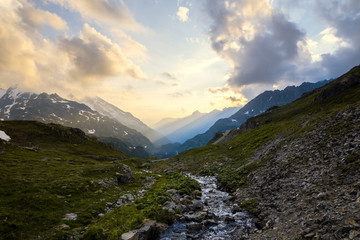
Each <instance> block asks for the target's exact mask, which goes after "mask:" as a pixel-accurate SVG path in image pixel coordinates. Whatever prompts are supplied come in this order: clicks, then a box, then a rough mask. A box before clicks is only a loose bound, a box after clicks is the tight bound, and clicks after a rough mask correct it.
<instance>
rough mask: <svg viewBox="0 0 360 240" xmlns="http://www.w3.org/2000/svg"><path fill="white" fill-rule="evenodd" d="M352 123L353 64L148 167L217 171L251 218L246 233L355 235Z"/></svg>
mask: <svg viewBox="0 0 360 240" xmlns="http://www.w3.org/2000/svg"><path fill="white" fill-rule="evenodd" d="M359 123H360V66H357V67H355V68H353V69H352V70H350V71H349V72H348V73H346V74H344V75H343V76H341V77H340V78H338V79H336V80H334V81H332V82H330V83H328V84H327V85H325V86H324V87H322V88H319V89H316V90H314V91H312V92H310V93H309V94H306V96H303V97H301V98H300V99H298V100H296V101H294V102H292V103H291V104H288V105H285V106H283V107H279V108H272V109H270V110H269V111H266V112H265V113H263V114H260V115H258V116H256V117H253V118H250V119H248V120H247V122H246V123H244V124H243V125H242V127H241V129H239V130H233V131H232V132H231V133H230V134H229V135H228V137H226V138H228V139H226V138H225V140H224V141H222V143H220V144H217V145H208V146H205V147H202V148H197V149H192V150H189V151H186V152H184V153H181V154H179V155H178V156H176V157H174V158H172V159H170V160H169V161H167V162H159V163H157V165H154V166H153V168H154V169H164V168H165V169H182V170H185V171H192V172H194V173H198V174H205V175H216V176H217V179H218V181H219V183H220V184H221V186H222V187H223V188H224V189H227V190H228V191H229V192H231V193H232V194H233V196H234V198H233V200H234V201H235V202H236V203H237V204H238V205H239V206H240V207H242V208H243V209H245V210H247V211H248V212H250V213H251V214H253V216H254V217H255V218H256V219H257V223H256V227H257V229H256V230H255V231H254V232H253V233H251V234H250V235H249V238H250V239H359V238H360V181H359V179H360V137H359V136H360V127H359V126H360V124H359ZM240 237H241V236H239V238H240Z"/></svg>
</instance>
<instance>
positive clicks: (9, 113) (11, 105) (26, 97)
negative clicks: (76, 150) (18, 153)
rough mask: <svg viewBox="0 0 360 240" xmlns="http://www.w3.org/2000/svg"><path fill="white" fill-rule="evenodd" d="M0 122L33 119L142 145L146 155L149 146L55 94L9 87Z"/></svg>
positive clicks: (2, 101)
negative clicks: (23, 90) (37, 92)
mask: <svg viewBox="0 0 360 240" xmlns="http://www.w3.org/2000/svg"><path fill="white" fill-rule="evenodd" d="M0 119H3V120H37V121H41V122H46V123H51V122H52V123H58V124H62V125H65V126H70V127H76V128H80V129H82V130H83V131H84V132H86V133H87V134H90V135H94V136H102V137H113V138H118V139H120V140H121V141H123V142H125V143H126V144H127V145H129V146H133V147H136V146H142V147H144V148H145V149H148V150H149V151H150V152H151V151H154V148H155V147H154V146H153V144H152V143H151V142H150V141H149V139H147V138H146V137H145V136H143V135H142V134H141V133H139V132H137V131H136V130H133V129H131V128H129V127H126V126H124V125H123V124H121V123H120V122H118V121H116V120H114V119H111V118H109V117H107V116H104V115H102V114H100V113H98V112H96V111H93V110H92V109H91V108H89V107H88V106H87V105H85V104H81V103H78V102H75V101H70V100H67V99H64V98H62V97H60V96H59V95H57V94H51V95H49V94H47V93H41V94H35V93H29V92H20V91H18V90H17V89H14V88H9V89H8V90H7V91H6V93H5V94H4V95H3V96H2V97H1V98H0Z"/></svg>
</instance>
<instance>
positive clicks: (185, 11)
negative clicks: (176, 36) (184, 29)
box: [176, 7, 189, 22]
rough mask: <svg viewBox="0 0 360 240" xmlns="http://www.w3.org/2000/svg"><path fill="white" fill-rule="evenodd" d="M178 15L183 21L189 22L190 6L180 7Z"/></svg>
mask: <svg viewBox="0 0 360 240" xmlns="http://www.w3.org/2000/svg"><path fill="white" fill-rule="evenodd" d="M176 15H177V17H178V19H179V20H180V21H181V22H187V21H188V20H189V8H187V7H179V8H178V11H177V13H176Z"/></svg>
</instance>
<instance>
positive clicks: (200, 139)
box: [158, 80, 329, 157]
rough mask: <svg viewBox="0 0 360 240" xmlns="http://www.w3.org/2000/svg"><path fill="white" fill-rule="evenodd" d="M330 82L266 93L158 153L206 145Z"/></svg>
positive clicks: (181, 150)
mask: <svg viewBox="0 0 360 240" xmlns="http://www.w3.org/2000/svg"><path fill="white" fill-rule="evenodd" d="M328 82H329V80H323V81H319V82H316V83H309V82H305V83H302V84H301V85H300V86H289V87H286V88H285V89H284V90H273V91H265V92H263V93H261V94H260V95H258V96H257V97H255V98H254V99H253V100H251V101H250V102H248V103H247V104H246V105H245V106H244V107H242V108H241V109H240V110H238V111H237V112H236V113H234V114H233V115H231V116H230V117H228V118H223V119H219V120H217V121H216V122H215V123H214V124H213V125H212V126H211V127H210V128H209V129H208V130H207V131H205V132H204V133H201V134H198V135H196V136H195V137H193V138H191V139H188V140H187V141H185V142H184V143H183V144H181V145H179V144H167V145H164V146H162V148H161V149H160V150H159V151H158V155H159V156H161V157H169V156H172V155H176V154H178V153H180V152H183V151H186V150H188V149H192V148H196V147H201V146H204V145H206V144H207V143H208V142H209V141H210V140H211V139H212V138H213V137H214V136H215V134H216V133H218V132H224V131H226V130H230V129H236V128H238V127H240V125H241V124H242V123H244V122H245V121H246V120H247V119H248V118H250V117H253V116H256V115H258V114H260V113H263V112H265V111H266V110H267V109H269V108H270V107H273V106H282V105H285V104H288V103H290V102H292V101H294V100H295V99H297V98H299V97H300V96H301V95H302V94H304V93H306V92H308V91H311V90H313V89H316V88H319V87H321V86H323V85H325V84H326V83H328Z"/></svg>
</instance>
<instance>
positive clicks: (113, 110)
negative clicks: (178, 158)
mask: <svg viewBox="0 0 360 240" xmlns="http://www.w3.org/2000/svg"><path fill="white" fill-rule="evenodd" d="M83 102H84V103H85V104H86V105H88V106H89V107H90V108H91V109H92V110H94V111H97V112H99V113H101V114H102V115H104V116H108V117H110V118H113V119H115V120H117V121H119V122H120V123H122V124H123V125H125V126H127V127H129V128H132V129H136V130H137V131H139V132H140V133H142V134H143V135H144V136H146V137H147V138H149V139H150V140H151V141H152V142H153V143H154V144H155V145H158V146H161V145H163V144H167V143H170V140H168V139H166V138H165V137H164V136H163V135H161V134H160V133H158V132H157V131H155V130H153V129H151V128H150V127H148V126H147V125H146V124H145V123H143V122H142V121H140V119H138V118H136V117H134V116H133V115H132V114H131V113H129V112H125V111H123V110H121V109H119V108H118V107H116V106H114V105H112V104H110V103H108V102H106V101H105V100H103V99H101V98H99V97H95V98H89V97H88V98H85V99H84V100H83Z"/></svg>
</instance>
